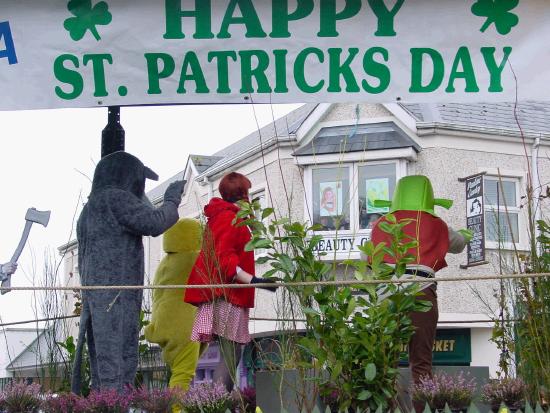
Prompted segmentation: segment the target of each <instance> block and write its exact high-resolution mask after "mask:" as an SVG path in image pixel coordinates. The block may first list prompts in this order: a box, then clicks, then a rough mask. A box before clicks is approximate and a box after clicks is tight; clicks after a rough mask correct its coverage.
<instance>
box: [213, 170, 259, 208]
mask: <svg viewBox="0 0 550 413" xmlns="http://www.w3.org/2000/svg"><path fill="white" fill-rule="evenodd" d="M251 187H252V183H251V182H250V180H249V179H248V178H247V177H246V176H244V175H243V174H240V173H238V172H231V173H228V174H227V175H225V176H224V177H223V178H222V180H221V181H220V185H219V187H218V189H219V190H220V194H221V196H222V198H223V199H224V200H225V201H227V202H231V203H235V202H237V201H240V200H242V199H248V190H249V189H250V188H251Z"/></svg>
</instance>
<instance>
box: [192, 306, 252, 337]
mask: <svg viewBox="0 0 550 413" xmlns="http://www.w3.org/2000/svg"><path fill="white" fill-rule="evenodd" d="M248 314H249V309H248V308H243V307H238V306H236V305H233V304H231V303H228V302H227V301H225V300H216V301H214V302H211V303H204V304H201V305H200V306H199V307H198V309H197V315H196V317H195V323H194V324H193V330H192V332H191V340H193V341H199V342H201V343H209V342H210V341H214V340H215V339H216V338H215V336H221V337H224V338H226V339H228V340H231V341H235V342H236V343H241V344H246V343H248V342H249V341H250V333H249V332H248V320H249V315H248Z"/></svg>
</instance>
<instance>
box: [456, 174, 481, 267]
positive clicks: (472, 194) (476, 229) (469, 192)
mask: <svg viewBox="0 0 550 413" xmlns="http://www.w3.org/2000/svg"><path fill="white" fill-rule="evenodd" d="M483 176H484V173H480V174H477V175H472V176H469V177H467V178H464V179H463V181H464V183H465V185H466V227H467V228H468V229H469V230H470V231H472V233H473V237H472V240H471V241H470V242H469V243H468V246H467V253H466V257H467V264H466V265H465V266H462V267H469V266H472V265H479V264H486V263H487V261H486V260H485V222H484V207H483Z"/></svg>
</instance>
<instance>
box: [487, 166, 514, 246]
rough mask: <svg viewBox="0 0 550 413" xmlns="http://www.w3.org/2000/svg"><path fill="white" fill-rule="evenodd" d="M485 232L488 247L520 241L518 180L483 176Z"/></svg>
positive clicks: (508, 244) (509, 244)
mask: <svg viewBox="0 0 550 413" xmlns="http://www.w3.org/2000/svg"><path fill="white" fill-rule="evenodd" d="M484 184H485V189H484V193H485V233H486V235H485V236H486V241H487V243H488V246H489V247H494V246H498V245H499V244H500V245H501V246H504V247H510V246H511V245H512V244H513V243H519V242H520V221H521V220H520V203H519V202H520V197H519V180H517V179H510V178H506V179H505V178H502V179H500V180H499V178H496V177H486V178H485V182H484Z"/></svg>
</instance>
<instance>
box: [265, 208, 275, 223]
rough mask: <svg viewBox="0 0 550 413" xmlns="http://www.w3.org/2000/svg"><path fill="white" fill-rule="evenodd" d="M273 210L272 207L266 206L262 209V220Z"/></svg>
mask: <svg viewBox="0 0 550 413" xmlns="http://www.w3.org/2000/svg"><path fill="white" fill-rule="evenodd" d="M274 212H275V210H274V209H273V208H266V209H264V210H263V211H262V220H264V219H266V218H267V217H268V216H270V215H271V214H273V213H274Z"/></svg>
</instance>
